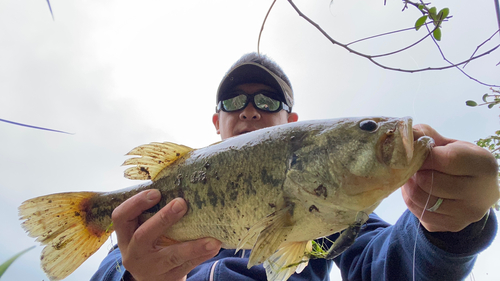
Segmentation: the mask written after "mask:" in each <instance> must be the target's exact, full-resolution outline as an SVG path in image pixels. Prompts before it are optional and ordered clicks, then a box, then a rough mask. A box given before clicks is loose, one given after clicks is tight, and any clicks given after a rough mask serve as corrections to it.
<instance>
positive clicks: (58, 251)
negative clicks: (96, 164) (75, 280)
mask: <svg viewBox="0 0 500 281" xmlns="http://www.w3.org/2000/svg"><path fill="white" fill-rule="evenodd" d="M97 195H99V193H95V192H72V193H59V194H52V195H47V196H41V197H37V198H33V199H30V200H27V201H25V202H24V203H23V204H22V205H21V206H20V207H19V216H20V219H21V220H23V221H24V222H23V223H22V227H23V228H24V229H25V230H26V232H28V235H29V236H31V237H34V238H37V239H36V241H38V242H40V243H41V244H43V245H45V248H44V249H43V251H42V255H41V257H40V260H41V266H42V268H43V270H44V271H45V273H46V274H47V276H48V277H49V278H50V280H60V279H63V278H65V277H66V276H68V275H69V274H71V273H72V272H73V271H74V270H76V269H77V268H78V267H79V266H80V265H81V264H82V263H83V262H84V261H85V260H87V258H88V257H90V256H91V255H92V254H93V253H95V252H96V251H97V250H98V249H99V248H100V247H101V246H102V244H104V242H105V241H106V240H107V239H108V237H109V236H110V235H111V233H112V231H113V230H112V229H111V228H112V225H111V217H109V221H106V222H104V223H99V224H98V223H96V222H94V221H90V220H92V215H91V214H90V213H89V212H88V211H89V210H91V209H92V206H91V204H92V203H91V200H90V199H92V198H93V197H95V196H97ZM106 224H107V226H103V225H106Z"/></svg>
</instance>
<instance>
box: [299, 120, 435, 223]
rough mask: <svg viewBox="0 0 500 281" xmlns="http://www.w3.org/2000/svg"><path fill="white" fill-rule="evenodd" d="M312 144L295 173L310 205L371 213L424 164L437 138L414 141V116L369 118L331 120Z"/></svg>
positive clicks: (301, 153) (304, 150)
mask: <svg viewBox="0 0 500 281" xmlns="http://www.w3.org/2000/svg"><path fill="white" fill-rule="evenodd" d="M307 143H308V146H304V147H303V148H301V149H299V150H298V151H296V155H297V156H296V158H297V159H296V160H295V162H298V161H300V164H301V165H300V167H298V168H297V169H296V171H293V172H291V173H289V175H290V177H291V179H293V180H294V184H296V186H297V188H298V189H299V193H301V194H302V195H303V196H304V198H305V199H304V200H306V201H307V203H306V205H311V202H314V204H315V206H316V207H318V206H322V207H327V208H329V209H330V211H333V210H334V209H337V210H338V209H344V210H351V211H353V212H358V211H364V212H367V213H370V212H371V211H373V209H374V208H375V207H376V206H377V205H378V204H379V203H380V202H381V201H382V200H383V199H384V198H386V197H387V196H389V195H390V194H391V193H392V192H394V191H395V190H396V189H398V188H399V187H400V186H402V185H403V184H404V183H405V182H406V181H407V180H408V179H409V178H410V177H411V176H412V175H413V174H414V173H415V172H416V171H417V170H418V169H419V168H420V166H421V165H422V164H423V162H424V160H425V159H426V157H427V155H428V153H429V151H430V147H431V144H432V139H431V138H429V137H422V138H420V139H418V140H414V134H413V128H412V119H411V117H403V118H392V117H366V118H348V119H341V120H339V121H336V122H335V123H332V124H329V125H326V126H325V127H324V128H322V130H319V131H318V132H317V133H315V134H311V135H309V136H308V140H307ZM313 147H315V148H313ZM318 208H319V207H318Z"/></svg>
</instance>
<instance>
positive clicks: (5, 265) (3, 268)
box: [0, 246, 35, 277]
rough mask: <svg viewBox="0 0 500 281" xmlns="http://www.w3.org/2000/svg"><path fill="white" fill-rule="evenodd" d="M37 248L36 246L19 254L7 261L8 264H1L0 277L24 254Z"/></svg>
mask: <svg viewBox="0 0 500 281" xmlns="http://www.w3.org/2000/svg"><path fill="white" fill-rule="evenodd" d="M33 248H35V246H32V247H29V248H28V249H26V250H24V251H22V252H20V253H18V254H17V255H15V256H13V257H12V258H10V259H9V260H7V261H6V262H4V263H2V264H0V277H1V276H2V275H3V274H4V272H5V271H6V270H7V268H9V266H10V265H11V264H12V263H13V262H14V261H15V260H16V259H17V258H18V257H20V256H21V255H22V254H24V253H26V252H27V251H29V250H31V249H33Z"/></svg>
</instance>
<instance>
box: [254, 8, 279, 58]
mask: <svg viewBox="0 0 500 281" xmlns="http://www.w3.org/2000/svg"><path fill="white" fill-rule="evenodd" d="M274 3H276V0H274V1H273V3H272V4H271V7H269V10H267V14H266V17H265V18H264V21H263V22H262V26H261V27H260V32H259V39H258V40H257V54H258V55H260V36H261V35H262V31H264V25H265V24H266V20H267V17H268V16H269V13H270V12H271V9H272V8H273V6H274Z"/></svg>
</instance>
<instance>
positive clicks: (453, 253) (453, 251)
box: [92, 53, 500, 281]
mask: <svg viewBox="0 0 500 281" xmlns="http://www.w3.org/2000/svg"><path fill="white" fill-rule="evenodd" d="M292 107H293V92H292V88H291V84H290V81H289V80H288V78H287V77H286V75H285V74H284V73H283V71H282V70H281V68H280V67H279V66H278V65H277V64H275V63H274V62H273V61H271V60H270V59H269V58H267V57H265V56H259V55H257V54H255V53H251V54H247V55H245V56H243V57H242V58H241V59H240V60H239V61H237V62H236V63H235V64H234V65H233V66H232V67H231V69H230V70H229V71H228V73H227V74H226V76H225V77H224V78H223V80H222V82H221V84H220V85H219V89H218V91H217V109H216V111H217V112H216V113H215V114H214V115H213V120H212V121H213V123H214V126H215V128H216V130H217V133H218V134H220V135H221V138H222V139H223V140H224V139H227V138H229V137H232V136H237V135H240V134H244V133H246V132H250V131H254V130H258V129H261V128H265V127H270V126H275V125H279V124H285V123H288V122H295V121H297V120H298V115H297V114H296V113H294V112H292V111H291V109H292ZM415 130H416V133H415V134H416V136H417V137H418V136H420V135H424V134H425V135H427V136H431V137H432V138H434V140H435V142H436V147H435V148H434V149H433V150H432V152H431V157H429V158H428V159H427V161H426V162H425V163H424V164H423V166H422V168H421V169H420V170H419V172H418V173H417V174H415V175H414V176H413V177H412V178H411V179H410V180H408V182H407V183H406V184H405V185H404V186H403V187H402V191H403V198H404V201H405V203H406V205H407V206H408V210H407V211H406V212H405V213H404V214H403V215H402V216H401V218H400V219H399V221H398V222H397V223H396V224H395V225H393V226H391V225H389V224H387V223H386V222H384V221H383V220H381V219H380V218H379V217H378V216H377V215H375V214H371V215H370V219H369V220H368V222H367V223H366V225H365V226H364V227H363V228H362V231H361V233H360V235H359V237H358V238H357V240H356V242H355V243H354V245H353V246H351V247H350V248H349V249H348V250H346V251H345V252H344V253H343V254H342V255H340V256H339V257H337V258H336V259H335V260H334V261H335V263H336V264H337V266H339V268H340V270H341V272H342V277H343V279H344V280H412V278H414V280H459V279H463V278H465V277H466V276H467V274H468V273H469V272H470V271H471V269H472V266H473V264H474V262H475V259H476V256H477V254H478V253H479V252H480V251H482V250H483V249H485V248H486V247H487V246H488V245H489V244H490V243H491V242H492V240H493V238H494V236H495V234H496V230H497V229H496V228H497V223H496V218H495V216H494V214H493V212H492V213H490V212H489V208H490V206H492V205H493V204H494V203H495V202H496V201H497V200H498V198H499V196H500V195H499V188H498V177H497V173H498V166H497V162H496V160H495V159H494V157H493V156H492V155H491V154H490V153H489V152H487V151H486V150H484V149H482V148H479V147H477V146H475V145H473V144H471V143H466V142H462V141H456V140H452V139H448V138H445V137H443V136H441V135H439V134H438V133H437V132H436V131H434V130H433V129H432V128H431V127H429V126H427V125H420V126H415ZM431 188H432V194H431V195H429V192H430V190H431ZM159 200H160V194H159V192H158V191H157V190H149V191H145V192H142V193H140V194H138V195H136V196H134V197H132V198H130V199H129V200H127V201H126V202H124V203H123V204H122V205H120V206H119V207H118V208H116V209H115V211H114V212H113V223H114V228H115V231H116V233H117V237H118V246H119V249H114V250H112V251H111V252H110V254H109V255H108V257H106V259H105V260H104V261H103V263H102V264H101V267H100V269H99V271H98V272H97V273H96V275H95V276H94V277H93V279H92V280H122V278H123V279H124V280H138V281H143V280H147V281H154V280H175V281H177V280H186V278H187V279H188V280H265V278H266V276H265V270H264V269H263V267H262V265H260V266H254V267H252V268H251V269H247V268H246V265H247V261H248V256H249V252H250V251H244V252H243V254H240V253H238V254H237V255H235V253H234V249H220V245H221V243H220V242H219V241H217V240H215V239H213V238H203V239H199V240H195V241H188V242H183V243H179V244H175V245H172V246H168V247H159V246H157V245H156V241H157V240H158V239H159V237H161V235H162V233H164V231H165V230H166V229H168V228H169V227H170V226H172V225H173V224H175V223H176V222H177V221H178V220H180V219H181V218H182V216H183V215H184V214H185V213H186V211H187V205H186V203H185V202H184V200H183V199H180V198H177V199H175V200H172V201H171V202H170V203H169V204H167V206H165V207H164V208H163V209H161V210H160V211H159V212H158V213H157V214H156V215H155V216H153V217H152V218H151V219H149V220H148V221H146V222H145V223H144V224H142V225H139V224H138V220H137V218H138V216H139V215H140V214H141V213H142V212H143V211H145V210H147V209H149V208H151V207H152V206H154V205H155V204H156V203H158V201H159ZM424 209H427V211H426V212H425V214H424V215H423V216H422V213H423V211H424ZM419 218H421V219H420V224H419V223H418V222H419ZM336 237H337V235H333V236H332V237H329V238H330V239H332V240H334V239H335V238H336ZM415 239H417V241H415ZM324 242H325V243H327V244H328V245H331V243H329V242H328V241H327V240H326V239H325V241H324ZM415 245H416V247H415ZM115 248H116V247H115ZM413 257H415V261H413ZM117 265H119V266H120V267H119V268H118V267H117ZM331 266H332V261H327V260H323V259H317V260H311V261H310V262H309V265H308V266H307V267H306V269H305V270H304V271H303V272H302V273H301V274H300V275H297V274H294V275H292V277H290V280H328V273H329V270H330V268H331ZM125 269H126V270H125Z"/></svg>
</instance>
